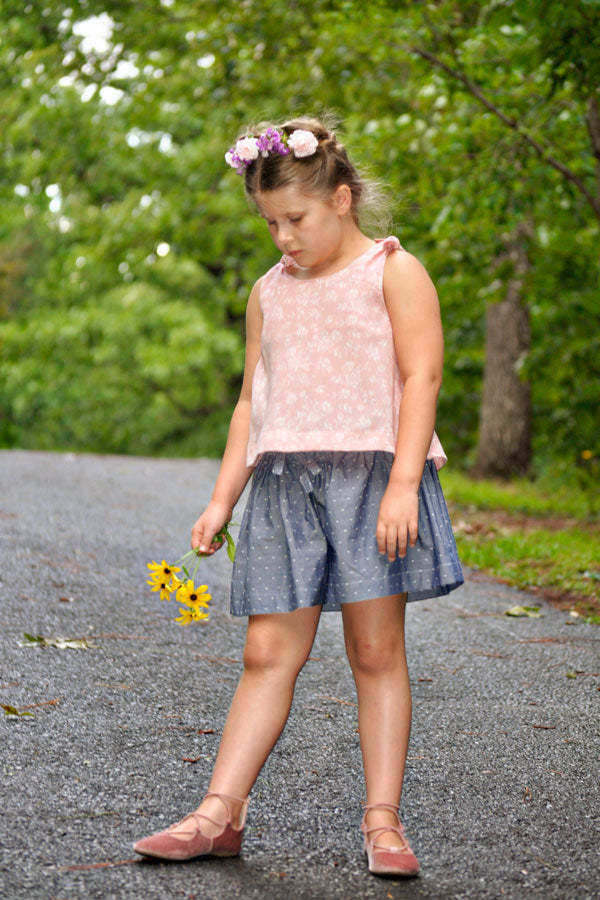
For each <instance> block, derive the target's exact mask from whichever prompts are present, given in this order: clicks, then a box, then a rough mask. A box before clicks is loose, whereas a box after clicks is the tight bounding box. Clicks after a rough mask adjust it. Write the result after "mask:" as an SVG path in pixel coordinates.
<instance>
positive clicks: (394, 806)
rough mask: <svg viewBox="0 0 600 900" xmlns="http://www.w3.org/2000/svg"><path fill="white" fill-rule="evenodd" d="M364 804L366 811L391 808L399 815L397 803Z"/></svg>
mask: <svg viewBox="0 0 600 900" xmlns="http://www.w3.org/2000/svg"><path fill="white" fill-rule="evenodd" d="M363 806H364V809H365V813H368V812H369V810H370V809H391V810H392V812H395V813H396V815H397V814H398V810H399V809H400V807H399V805H398V804H397V803H363Z"/></svg>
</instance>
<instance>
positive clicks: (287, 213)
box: [260, 210, 302, 219]
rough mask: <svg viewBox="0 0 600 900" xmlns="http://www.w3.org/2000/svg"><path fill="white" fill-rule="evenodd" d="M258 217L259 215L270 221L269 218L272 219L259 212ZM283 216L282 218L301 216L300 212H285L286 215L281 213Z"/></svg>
mask: <svg viewBox="0 0 600 900" xmlns="http://www.w3.org/2000/svg"><path fill="white" fill-rule="evenodd" d="M260 215H261V217H262V218H263V219H270V218H273V217H272V216H267V215H266V213H263V212H261V214H260ZM283 215H284V216H288V217H290V216H300V215H302V210H298V211H290V212H286V213H283Z"/></svg>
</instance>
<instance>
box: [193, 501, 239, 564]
mask: <svg viewBox="0 0 600 900" xmlns="http://www.w3.org/2000/svg"><path fill="white" fill-rule="evenodd" d="M232 515H233V510H232V509H231V508H230V507H227V506H225V505H224V504H223V503H219V502H218V501H216V500H211V501H210V503H209V504H208V506H207V507H206V509H205V510H204V512H203V513H202V515H201V516H200V518H199V519H197V521H196V522H195V523H194V527H193V528H192V540H191V547H192V550H196V549H198V548H199V549H200V552H201V553H206V554H207V556H212V555H213V554H214V553H216V551H217V550H220V549H221V547H222V546H223V544H224V543H225V541H224V540H223V541H215V542H214V543H213V538H214V536H215V534H218V533H219V532H220V531H222V530H223V528H224V526H225V525H227V523H228V522H229V521H230V520H231V516H232Z"/></svg>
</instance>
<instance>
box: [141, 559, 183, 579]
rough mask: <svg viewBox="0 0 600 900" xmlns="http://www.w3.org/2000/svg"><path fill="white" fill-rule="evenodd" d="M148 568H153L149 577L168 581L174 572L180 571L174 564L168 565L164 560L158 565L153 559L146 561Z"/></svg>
mask: <svg viewBox="0 0 600 900" xmlns="http://www.w3.org/2000/svg"><path fill="white" fill-rule="evenodd" d="M146 565H147V566H148V568H149V569H153V570H154V571H153V572H152V574H151V576H150V577H151V578H155V579H160V580H161V581H162V580H163V579H164V580H165V581H168V580H169V579H170V578H171V576H172V575H174V574H175V572H181V569H178V568H175V566H170V565H169V564H168V563H167V562H165V560H164V559H163V561H162V562H161V564H160V565H159V564H158V563H155V562H154V560H153V561H152V562H151V563H146Z"/></svg>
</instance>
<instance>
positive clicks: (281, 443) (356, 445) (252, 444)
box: [246, 431, 448, 470]
mask: <svg viewBox="0 0 600 900" xmlns="http://www.w3.org/2000/svg"><path fill="white" fill-rule="evenodd" d="M302 450H338V451H340V450H341V451H344V450H346V451H353V450H359V451H360V450H385V451H387V452H388V453H393V454H394V455H395V454H396V445H395V443H393V442H392V441H391V440H390V439H389V438H388V437H386V435H385V434H382V433H378V432H375V433H371V434H369V433H365V432H354V433H353V432H347V431H345V432H343V434H338V433H336V432H335V431H333V432H332V431H306V432H303V433H302V435H294V436H293V439H290V437H289V435H286V437H285V439H283V436H278V435H277V432H271V433H270V435H268V436H267V437H266V438H265V437H261V440H260V441H258V442H257V441H250V440H249V441H248V448H247V453H246V465H247V466H248V467H252V466H254V465H256V461H257V459H258V457H259V456H260V454H261V453H267V452H282V453H286V452H287V453H294V452H297V451H302ZM426 458H427V459H433V461H434V463H435V467H436V469H437V470H439V469H441V468H442V466H444V465H446V463H447V462H448V457H447V456H446V455H445V454H444V453H443V452H442V453H441V454H440V453H439V451H438V452H434V451H433V450H431V449H430V450H429V452H428V453H427V457H426Z"/></svg>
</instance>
